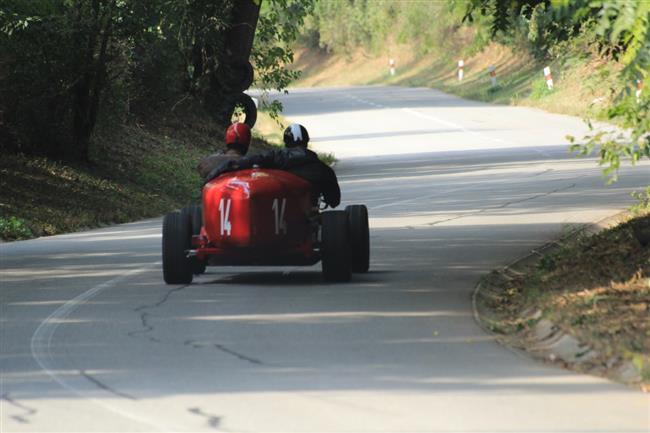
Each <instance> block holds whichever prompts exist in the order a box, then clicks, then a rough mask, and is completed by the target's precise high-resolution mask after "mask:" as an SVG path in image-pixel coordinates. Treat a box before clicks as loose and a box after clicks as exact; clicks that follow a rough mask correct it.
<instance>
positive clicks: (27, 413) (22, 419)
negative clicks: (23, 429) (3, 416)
mask: <svg viewBox="0 0 650 433" xmlns="http://www.w3.org/2000/svg"><path fill="white" fill-rule="evenodd" d="M0 400H4V401H6V402H7V403H9V404H10V405H12V406H14V407H16V408H18V409H20V410H22V411H24V413H23V414H21V415H11V416H10V418H13V419H14V420H15V421H18V422H19V423H21V424H29V419H28V418H29V417H31V416H34V415H36V414H37V413H38V410H36V409H34V408H32V407H29V406H26V405H24V404H22V403H19V402H18V401H17V400H16V399H14V398H11V397H10V395H9V393H8V392H7V393H5V394H2V396H0Z"/></svg>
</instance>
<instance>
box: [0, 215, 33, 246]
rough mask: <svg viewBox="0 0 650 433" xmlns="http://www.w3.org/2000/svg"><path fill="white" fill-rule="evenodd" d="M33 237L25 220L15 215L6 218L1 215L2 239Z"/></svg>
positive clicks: (0, 229)
mask: <svg viewBox="0 0 650 433" xmlns="http://www.w3.org/2000/svg"><path fill="white" fill-rule="evenodd" d="M31 237H33V234H32V231H31V230H30V229H29V227H28V226H27V224H26V223H25V221H24V220H22V219H20V218H16V217H14V216H12V217H9V218H5V217H0V239H8V240H20V239H29V238H31Z"/></svg>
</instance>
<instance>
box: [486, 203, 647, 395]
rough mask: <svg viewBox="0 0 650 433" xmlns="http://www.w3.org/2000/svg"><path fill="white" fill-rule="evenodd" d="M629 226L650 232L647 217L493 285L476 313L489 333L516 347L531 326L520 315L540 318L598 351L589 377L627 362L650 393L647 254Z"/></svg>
mask: <svg viewBox="0 0 650 433" xmlns="http://www.w3.org/2000/svg"><path fill="white" fill-rule="evenodd" d="M634 224H640V225H646V226H648V225H650V214H646V215H644V216H639V217H637V218H635V219H631V220H629V221H627V222H624V223H621V224H619V225H617V226H615V227H612V228H609V229H607V230H604V231H602V232H600V233H598V234H596V235H593V236H581V237H577V238H573V239H572V240H571V241H567V242H565V243H563V244H562V246H561V247H560V248H559V249H557V250H556V251H555V252H553V253H550V254H548V255H545V256H544V257H543V258H542V259H541V260H540V261H539V263H538V264H537V265H536V266H532V267H529V268H528V269H527V270H526V271H525V272H524V273H523V274H521V275H519V276H517V277H515V278H514V279H510V280H508V281H506V280H501V281H499V282H498V283H496V284H495V285H494V286H495V288H494V289H492V290H490V295H489V297H486V298H485V299H484V300H483V302H482V305H481V307H482V308H483V309H485V310H486V312H487V314H489V316H490V322H491V324H492V325H493V327H494V328H495V329H497V330H498V331H499V332H502V333H505V334H508V335H511V336H513V338H515V339H516V338H517V337H516V336H517V335H519V333H520V331H523V334H522V338H524V339H525V338H527V337H526V336H525V335H526V331H527V330H528V329H529V327H530V326H533V325H534V323H536V322H534V323H530V316H529V315H527V313H526V312H530V311H541V312H542V317H545V318H547V319H549V320H551V321H552V322H553V323H555V324H556V325H557V326H559V327H560V328H561V329H562V330H563V331H565V332H566V333H568V334H571V335H573V336H575V337H576V338H578V340H580V341H582V342H584V343H586V344H588V345H589V346H590V347H592V348H594V349H595V350H596V351H597V353H598V357H597V358H596V359H595V360H594V362H593V363H592V364H590V365H591V366H592V367H593V368H594V369H597V370H599V371H600V370H602V369H605V367H603V366H605V365H607V364H608V362H610V361H609V360H610V359H612V358H618V359H624V360H629V361H632V362H633V363H634V365H635V366H636V368H637V369H638V370H639V373H640V374H641V377H642V379H643V381H644V384H645V386H646V387H648V386H650V246H642V245H641V244H640V243H639V241H638V240H637V239H636V237H635V236H634V233H633V229H632V226H633V225H634ZM515 344H517V343H515ZM522 345H523V346H526V344H525V343H522ZM605 370H606V369H605Z"/></svg>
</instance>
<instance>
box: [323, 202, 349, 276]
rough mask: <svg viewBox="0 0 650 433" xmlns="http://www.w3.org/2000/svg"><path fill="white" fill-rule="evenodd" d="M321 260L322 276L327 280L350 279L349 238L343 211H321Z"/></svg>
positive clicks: (345, 214) (346, 217) (346, 220)
mask: <svg viewBox="0 0 650 433" xmlns="http://www.w3.org/2000/svg"><path fill="white" fill-rule="evenodd" d="M321 217H322V221H323V226H322V233H321V260H322V266H323V278H325V281H329V282H344V281H350V276H351V273H352V270H351V265H350V239H349V236H348V214H347V212H345V211H329V212H323V214H322V215H321Z"/></svg>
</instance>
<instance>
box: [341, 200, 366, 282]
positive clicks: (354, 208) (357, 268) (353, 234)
mask: <svg viewBox="0 0 650 433" xmlns="http://www.w3.org/2000/svg"><path fill="white" fill-rule="evenodd" d="M345 212H347V214H348V227H349V233H350V250H351V256H352V257H351V258H350V261H351V263H352V272H358V273H364V272H368V269H369V268H370V230H369V228H368V208H366V207H365V206H364V205H362V204H354V205H351V206H347V207H346V208H345Z"/></svg>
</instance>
